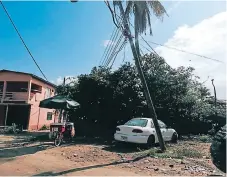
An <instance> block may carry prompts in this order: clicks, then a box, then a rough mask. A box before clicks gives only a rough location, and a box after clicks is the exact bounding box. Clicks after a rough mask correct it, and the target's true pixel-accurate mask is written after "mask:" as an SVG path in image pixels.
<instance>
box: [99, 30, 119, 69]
mask: <svg viewBox="0 0 227 177" xmlns="http://www.w3.org/2000/svg"><path fill="white" fill-rule="evenodd" d="M116 31H117V28H116V27H115V28H114V30H113V32H112V34H111V36H110V40H109V41H108V43H107V46H106V48H105V50H104V52H103V55H102V57H101V60H100V61H99V65H101V62H102V59H103V57H104V55H105V54H106V52H107V49H108V47H109V45H111V42H112V38H113V36H114V35H115V33H116Z"/></svg>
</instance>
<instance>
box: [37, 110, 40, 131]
mask: <svg viewBox="0 0 227 177" xmlns="http://www.w3.org/2000/svg"><path fill="white" fill-rule="evenodd" d="M39 116H40V108H39V114H38V122H37V130H39Z"/></svg>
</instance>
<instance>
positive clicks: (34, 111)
mask: <svg viewBox="0 0 227 177" xmlns="http://www.w3.org/2000/svg"><path fill="white" fill-rule="evenodd" d="M31 82H32V83H34V84H37V85H40V86H42V92H41V93H35V95H34V96H31V97H30V98H31V99H29V101H28V103H30V104H31V112H30V120H29V129H31V130H34V129H40V128H42V127H43V126H44V125H46V126H49V125H50V123H53V122H57V115H56V116H55V110H54V109H45V108H40V107H39V103H40V101H42V100H44V99H46V98H47V97H46V88H49V89H51V90H53V91H54V92H52V91H51V95H50V96H51V97H52V96H54V93H55V89H54V88H53V87H52V86H50V85H48V84H45V83H43V82H41V81H39V80H37V79H34V78H32V80H31ZM48 112H52V113H53V115H52V120H47V113H48Z"/></svg>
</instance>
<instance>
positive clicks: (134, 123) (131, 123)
mask: <svg viewBox="0 0 227 177" xmlns="http://www.w3.org/2000/svg"><path fill="white" fill-rule="evenodd" d="M125 125H128V126H139V127H146V126H147V120H146V119H131V120H130V121H128V122H126V123H125Z"/></svg>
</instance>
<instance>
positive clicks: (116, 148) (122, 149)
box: [102, 143, 145, 153]
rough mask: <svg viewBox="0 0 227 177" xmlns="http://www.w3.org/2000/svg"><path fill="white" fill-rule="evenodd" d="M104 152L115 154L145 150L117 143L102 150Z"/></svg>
mask: <svg viewBox="0 0 227 177" xmlns="http://www.w3.org/2000/svg"><path fill="white" fill-rule="evenodd" d="M102 149H103V150H105V151H109V152H115V153H135V152H140V151H143V150H145V149H144V147H143V146H141V145H137V144H131V143H120V144H119V143H118V144H113V145H109V146H105V147H103V148H102Z"/></svg>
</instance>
